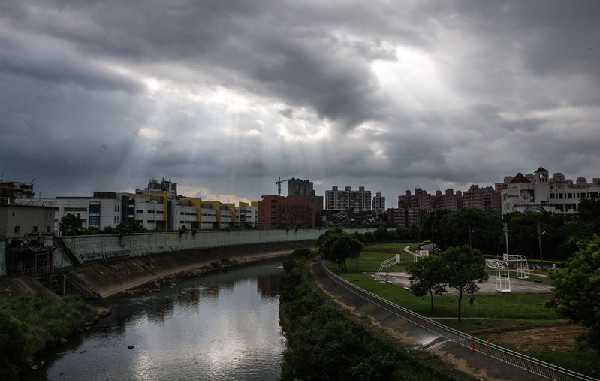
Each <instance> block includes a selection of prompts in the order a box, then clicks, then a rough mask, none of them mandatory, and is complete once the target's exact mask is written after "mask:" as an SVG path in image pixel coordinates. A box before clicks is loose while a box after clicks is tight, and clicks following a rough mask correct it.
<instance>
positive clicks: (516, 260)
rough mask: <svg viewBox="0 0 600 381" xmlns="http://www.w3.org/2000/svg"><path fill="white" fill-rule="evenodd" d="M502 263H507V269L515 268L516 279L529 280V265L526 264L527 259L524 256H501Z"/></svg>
mask: <svg viewBox="0 0 600 381" xmlns="http://www.w3.org/2000/svg"><path fill="white" fill-rule="evenodd" d="M502 257H503V259H504V262H506V263H508V267H510V266H513V265H514V266H515V267H516V270H517V278H519V279H528V278H529V264H528V263H527V257H526V256H524V255H508V254H506V253H505V254H503V255H502Z"/></svg>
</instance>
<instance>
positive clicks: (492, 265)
mask: <svg viewBox="0 0 600 381" xmlns="http://www.w3.org/2000/svg"><path fill="white" fill-rule="evenodd" d="M485 264H486V266H487V268H488V269H492V270H496V291H498V292H510V291H511V289H510V267H511V266H514V267H515V269H516V272H517V278H518V279H528V278H529V264H528V263H527V257H526V256H524V255H508V254H506V253H504V254H503V255H502V259H486V260H485Z"/></svg>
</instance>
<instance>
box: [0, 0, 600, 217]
mask: <svg viewBox="0 0 600 381" xmlns="http://www.w3.org/2000/svg"><path fill="white" fill-rule="evenodd" d="M598 19H600V3H598V2H591V1H588V2H581V3H577V4H576V5H574V4H573V2H571V1H568V0H560V1H559V0H548V1H540V0H537V1H527V2H523V1H517V0H513V1H509V0H506V1H495V2H479V1H469V0H466V1H459V2H448V1H444V0H430V1H412V2H411V1H409V2H404V3H403V4H402V6H398V5H397V4H395V3H393V2H392V3H390V2H387V1H377V0H376V1H373V2H363V3H357V2H350V1H339V2H336V3H328V2H293V1H286V0H283V1H279V0H278V1H269V0H266V1H261V2H245V1H242V2H235V1H234V2H198V1H192V0H183V1H180V2H153V1H150V2H148V1H140V0H131V1H127V2H119V1H110V0H109V1H105V2H97V3H93V4H91V3H88V2H69V1H66V2H65V1H58V0H32V1H27V2H20V1H8V2H2V3H1V4H0V32H1V33H0V99H2V102H1V104H0V133H1V137H2V138H1V139H0V174H2V176H1V177H2V179H3V180H4V181H21V182H30V181H31V180H32V179H34V178H35V182H34V184H35V191H36V196H37V197H39V196H41V197H44V198H45V197H55V196H61V195H69V196H88V195H91V194H92V193H93V192H94V191H129V192H134V191H135V188H139V187H142V186H144V185H145V184H146V183H147V181H148V179H149V178H151V177H155V178H161V177H163V176H165V177H170V178H171V179H172V180H173V181H175V182H177V183H178V184H179V187H178V191H179V193H181V194H184V195H187V196H190V197H201V198H204V199H218V200H222V201H224V202H237V201H250V200H258V199H259V198H260V196H261V195H263V194H277V186H276V184H275V181H277V179H278V178H279V177H281V178H291V177H295V178H301V179H309V180H310V181H312V182H313V183H314V190H315V192H316V193H317V194H320V195H323V194H324V193H325V191H326V190H327V189H330V188H331V187H332V186H335V185H337V186H339V187H345V186H347V185H349V186H352V187H353V188H358V187H359V186H361V185H363V186H365V187H366V188H368V189H369V190H371V191H372V192H381V194H382V196H384V197H385V198H386V203H387V204H388V205H389V204H390V203H393V202H394V200H395V199H396V197H397V196H398V195H399V194H402V193H404V191H405V190H413V189H415V188H421V189H424V190H427V191H428V192H430V193H433V192H435V191H436V190H442V191H443V190H445V189H447V188H452V189H455V190H462V191H465V190H467V189H468V188H469V186H470V185H471V184H477V185H479V186H488V185H489V186H494V183H496V182H500V181H502V179H503V177H505V176H514V175H515V174H516V173H517V172H522V173H531V172H532V171H534V170H535V169H536V168H537V167H539V166H542V167H544V168H547V169H548V170H549V171H550V172H551V173H554V172H561V173H564V175H565V176H566V177H568V178H576V177H578V176H585V177H587V178H588V179H589V178H592V177H594V176H597V175H598V174H597V172H598V169H597V168H598V165H597V163H598V162H600V150H598V147H600V134H599V133H598V117H597V116H598V115H600V106H598V105H600V92H598V88H599V87H600V86H599V85H600V49H598V46H600V34H598V33H597V30H598V26H597V20H598Z"/></svg>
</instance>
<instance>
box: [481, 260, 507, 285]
mask: <svg viewBox="0 0 600 381" xmlns="http://www.w3.org/2000/svg"><path fill="white" fill-rule="evenodd" d="M485 264H486V266H487V268H488V269H492V270H496V291H498V292H510V291H511V290H510V268H509V266H508V262H506V261H503V260H500V259H486V260H485Z"/></svg>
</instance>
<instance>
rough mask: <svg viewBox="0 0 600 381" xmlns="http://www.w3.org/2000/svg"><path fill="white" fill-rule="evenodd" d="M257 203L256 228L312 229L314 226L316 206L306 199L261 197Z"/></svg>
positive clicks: (273, 196) (274, 196)
mask: <svg viewBox="0 0 600 381" xmlns="http://www.w3.org/2000/svg"><path fill="white" fill-rule="evenodd" d="M261 197H262V200H261V201H259V202H258V227H259V228H261V229H272V228H281V227H285V228H288V229H295V228H312V227H315V224H316V206H315V203H314V201H313V200H311V199H310V198H307V197H283V196H276V195H263V196H261Z"/></svg>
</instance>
